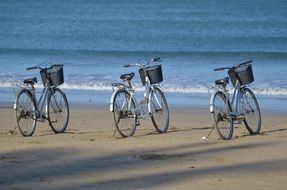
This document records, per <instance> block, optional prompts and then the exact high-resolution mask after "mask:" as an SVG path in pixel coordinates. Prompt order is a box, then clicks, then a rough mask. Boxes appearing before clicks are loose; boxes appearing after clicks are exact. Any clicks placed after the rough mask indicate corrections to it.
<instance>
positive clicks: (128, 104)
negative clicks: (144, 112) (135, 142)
mask: <svg viewBox="0 0 287 190" xmlns="http://www.w3.org/2000/svg"><path fill="white" fill-rule="evenodd" d="M135 107H136V106H135V102H134V100H133V99H132V98H131V95H130V94H129V93H128V92H127V91H125V90H119V91H117V92H116V94H115V96H114V100H113V115H114V121H115V126H116V130H117V132H118V133H119V134H120V135H121V137H129V136H132V135H133V134H134V133H135V130H136V123H137V115H136V113H135Z"/></svg>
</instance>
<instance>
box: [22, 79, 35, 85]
mask: <svg viewBox="0 0 287 190" xmlns="http://www.w3.org/2000/svg"><path fill="white" fill-rule="evenodd" d="M24 83H26V84H31V85H34V84H35V83H37V77H33V78H27V79H25V80H24Z"/></svg>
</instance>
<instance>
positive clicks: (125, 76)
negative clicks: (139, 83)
mask: <svg viewBox="0 0 287 190" xmlns="http://www.w3.org/2000/svg"><path fill="white" fill-rule="evenodd" d="M134 76H135V73H128V74H123V75H121V77H120V79H123V80H127V81H130V80H132V79H133V77H134Z"/></svg>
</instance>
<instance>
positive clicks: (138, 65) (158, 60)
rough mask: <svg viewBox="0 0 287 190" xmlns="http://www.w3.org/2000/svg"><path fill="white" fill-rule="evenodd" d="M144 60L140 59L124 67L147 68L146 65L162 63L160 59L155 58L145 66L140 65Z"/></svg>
mask: <svg viewBox="0 0 287 190" xmlns="http://www.w3.org/2000/svg"><path fill="white" fill-rule="evenodd" d="M141 60H142V59H139V60H138V61H137V62H136V63H130V64H126V65H124V67H135V66H137V67H145V66H146V65H149V64H150V63H152V62H161V59H160V57H155V58H151V59H150V60H148V61H147V63H145V64H140V63H139V62H140V61H141Z"/></svg>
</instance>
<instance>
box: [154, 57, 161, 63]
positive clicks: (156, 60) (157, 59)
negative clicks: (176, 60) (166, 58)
mask: <svg viewBox="0 0 287 190" xmlns="http://www.w3.org/2000/svg"><path fill="white" fill-rule="evenodd" d="M153 61H155V62H161V60H160V57H155V58H153Z"/></svg>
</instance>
